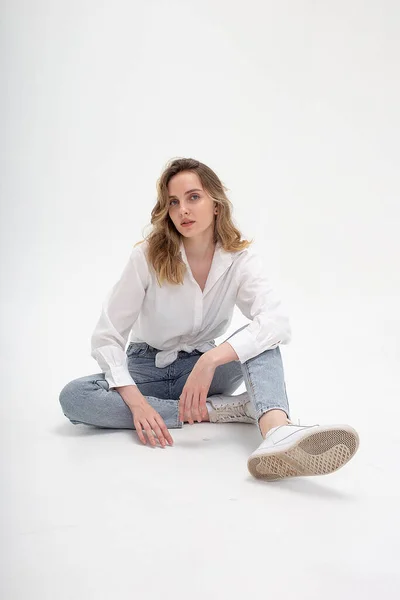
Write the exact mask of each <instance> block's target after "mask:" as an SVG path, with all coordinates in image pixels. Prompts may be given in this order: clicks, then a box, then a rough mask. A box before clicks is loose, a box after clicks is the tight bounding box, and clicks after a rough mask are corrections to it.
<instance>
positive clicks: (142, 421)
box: [116, 385, 174, 448]
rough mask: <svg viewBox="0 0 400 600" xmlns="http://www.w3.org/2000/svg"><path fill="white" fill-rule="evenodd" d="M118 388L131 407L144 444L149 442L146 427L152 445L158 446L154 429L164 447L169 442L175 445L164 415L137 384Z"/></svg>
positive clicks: (138, 432)
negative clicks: (153, 405)
mask: <svg viewBox="0 0 400 600" xmlns="http://www.w3.org/2000/svg"><path fill="white" fill-rule="evenodd" d="M116 390H117V391H118V392H119V394H120V396H121V397H122V399H123V401H124V402H125V404H126V405H127V406H128V407H129V408H130V411H131V413H132V417H133V423H134V425H135V429H136V432H137V434H138V436H139V439H140V441H141V442H142V443H143V444H147V441H146V438H145V436H144V434H143V429H144V431H145V433H146V435H147V437H148V440H149V442H150V444H151V445H152V446H156V440H155V438H154V434H153V431H154V433H155V434H156V436H157V438H158V441H159V442H160V444H161V446H162V447H163V448H165V446H166V444H167V442H168V444H169V445H170V446H172V445H173V443H174V441H173V439H172V437H171V434H170V433H169V431H168V428H167V426H166V425H165V423H164V420H163V418H162V416H161V415H160V414H159V413H158V412H157V411H156V410H155V409H154V408H153V407H152V406H151V405H150V404H149V403H148V402H147V400H146V398H145V397H144V396H143V394H142V393H141V392H140V391H139V389H138V388H137V386H136V385H126V386H120V387H117V388H116Z"/></svg>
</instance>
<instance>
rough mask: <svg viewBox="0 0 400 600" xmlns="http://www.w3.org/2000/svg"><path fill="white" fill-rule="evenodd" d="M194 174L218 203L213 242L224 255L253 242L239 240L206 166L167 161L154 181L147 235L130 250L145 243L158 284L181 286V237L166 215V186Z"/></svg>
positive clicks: (228, 208) (225, 200)
mask: <svg viewBox="0 0 400 600" xmlns="http://www.w3.org/2000/svg"><path fill="white" fill-rule="evenodd" d="M182 171H191V172H193V173H196V174H197V175H198V177H199V179H200V181H201V183H202V186H203V189H204V190H205V191H206V192H207V193H208V194H209V196H210V197H211V198H212V199H213V200H214V201H215V202H216V203H217V204H218V213H217V215H215V219H214V243H216V242H217V241H219V242H220V243H221V246H222V248H223V249H224V250H226V251H227V252H239V251H241V250H244V249H245V248H248V247H249V246H250V244H252V243H253V241H254V240H250V241H248V240H242V239H241V233H240V231H239V230H238V229H237V228H236V227H235V225H234V223H233V219H232V203H231V201H230V200H229V199H228V197H227V195H226V193H225V192H226V191H227V190H228V188H226V187H225V186H224V185H223V183H222V182H221V180H220V179H219V177H218V176H217V175H216V174H215V173H214V171H213V170H212V169H210V167H208V166H207V165H205V164H203V163H201V162H200V161H198V160H195V159H193V158H176V159H172V160H170V161H169V162H168V163H167V165H166V167H165V168H164V171H163V173H162V174H161V177H160V178H159V179H158V180H157V202H156V204H155V206H154V208H153V209H152V211H151V225H152V226H153V228H152V230H151V232H150V233H149V234H148V235H147V236H145V239H143V240H141V241H140V242H137V243H136V244H134V247H135V246H137V245H139V244H143V243H144V242H145V241H146V240H147V241H148V252H147V259H148V261H149V263H150V264H151V265H152V266H153V268H154V270H155V273H156V276H157V280H158V283H159V285H160V286H161V285H162V283H163V282H164V281H167V282H169V283H172V284H177V285H178V284H183V278H184V274H185V270H186V265H185V263H184V262H183V260H182V258H181V256H180V243H181V238H182V237H183V236H182V235H181V234H180V233H179V231H178V230H177V229H176V227H175V225H174V223H173V222H172V220H171V218H170V216H169V194H168V187H167V186H168V183H169V181H170V179H171V178H172V177H173V176H174V175H176V174H177V173H181V172H182Z"/></svg>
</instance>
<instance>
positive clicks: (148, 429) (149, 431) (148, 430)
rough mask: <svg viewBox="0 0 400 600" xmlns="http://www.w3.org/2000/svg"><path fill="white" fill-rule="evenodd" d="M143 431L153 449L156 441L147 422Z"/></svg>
mask: <svg viewBox="0 0 400 600" xmlns="http://www.w3.org/2000/svg"><path fill="white" fill-rule="evenodd" d="M144 430H145V432H146V435H147V437H148V440H149V442H150V444H151V445H152V446H153V447H154V446H155V445H156V440H155V439H154V434H153V432H152V430H151V427H150V425H149V423H148V421H146V422H145V426H144Z"/></svg>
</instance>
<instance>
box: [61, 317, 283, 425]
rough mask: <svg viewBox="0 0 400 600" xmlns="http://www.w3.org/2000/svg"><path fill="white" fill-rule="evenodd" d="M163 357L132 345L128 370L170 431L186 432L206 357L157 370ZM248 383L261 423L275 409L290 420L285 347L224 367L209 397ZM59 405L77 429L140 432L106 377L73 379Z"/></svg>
mask: <svg viewBox="0 0 400 600" xmlns="http://www.w3.org/2000/svg"><path fill="white" fill-rule="evenodd" d="M244 327H247V325H245V326H244ZM240 329H243V327H241V328H240ZM240 329H239V330H238V331H240ZM235 333H236V332H235ZM232 335H234V334H232ZM229 337H231V336H229ZM228 339H229V338H227V339H226V340H224V341H227V340H228ZM157 352H158V350H157V349H156V348H153V347H151V346H149V345H148V344H147V343H145V342H131V343H130V344H129V346H128V348H127V350H126V354H127V360H128V369H129V372H130V374H131V375H132V377H133V379H134V380H135V383H136V384H137V386H138V388H139V391H140V392H141V393H142V394H143V396H145V398H146V400H147V402H148V403H149V404H151V406H152V407H153V408H154V409H155V410H156V411H157V412H158V413H159V414H160V415H161V417H162V418H163V420H164V422H165V424H166V426H167V427H168V429H177V428H181V427H182V425H183V423H182V422H181V421H179V415H178V404H179V396H180V395H181V393H182V390H183V387H184V385H185V383H186V380H187V378H188V376H189V374H190V372H191V371H192V369H193V367H194V365H195V364H196V362H197V361H198V360H199V357H200V356H201V352H199V351H198V350H193V352H185V351H183V350H181V351H179V352H178V358H177V359H176V360H175V361H174V362H173V363H171V364H170V365H168V366H167V367H164V368H159V367H156V366H155V355H156V353H157ZM243 381H244V382H245V386H246V389H247V392H248V395H249V398H250V400H251V401H252V402H253V405H254V406H255V409H256V415H257V422H258V419H259V418H260V417H261V416H262V415H263V414H264V413H265V412H267V411H269V410H271V409H274V408H279V409H282V410H283V411H285V412H286V414H287V416H288V417H289V418H290V415H289V404H288V398H287V393H286V385H285V380H284V371H283V364H282V357H281V352H280V349H279V346H277V347H276V348H273V349H271V350H265V352H262V353H261V354H259V355H257V356H254V357H253V358H250V359H249V360H247V361H246V362H245V363H243V364H241V363H240V361H231V362H229V363H225V364H224V365H219V366H218V367H217V368H216V369H215V373H214V377H213V380H212V382H211V386H210V389H209V391H208V394H207V396H214V395H215V394H224V395H233V392H234V391H235V390H236V389H237V388H238V387H239V386H240V385H241V384H242V383H243ZM59 400H60V404H61V407H62V410H63V413H64V415H65V416H66V417H67V418H68V419H69V420H70V421H71V422H72V423H74V424H78V423H84V424H85V425H94V426H96V427H111V428H117V429H121V428H122V429H134V428H135V427H134V424H133V418H132V412H131V410H130V408H129V407H128V405H127V404H126V403H125V402H124V400H123V399H122V396H121V395H120V394H119V392H118V391H117V390H116V389H114V388H113V389H111V390H110V389H109V386H108V383H107V381H106V380H105V378H104V373H96V374H94V375H86V376H84V377H79V378H78V379H73V380H72V381H70V382H69V383H67V384H66V385H65V386H64V387H63V389H62V390H61V392H60V396H59Z"/></svg>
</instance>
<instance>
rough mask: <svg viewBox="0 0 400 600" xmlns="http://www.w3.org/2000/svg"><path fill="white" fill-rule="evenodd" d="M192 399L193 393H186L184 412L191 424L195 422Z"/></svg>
mask: <svg viewBox="0 0 400 600" xmlns="http://www.w3.org/2000/svg"><path fill="white" fill-rule="evenodd" d="M192 400H193V393H192V392H190V393H188V394H186V400H185V408H184V414H185V418H186V420H187V422H188V423H189V424H190V425H193V424H194V421H193V417H192Z"/></svg>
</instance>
